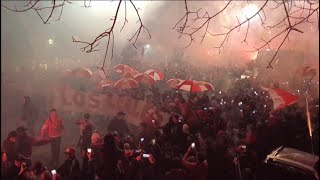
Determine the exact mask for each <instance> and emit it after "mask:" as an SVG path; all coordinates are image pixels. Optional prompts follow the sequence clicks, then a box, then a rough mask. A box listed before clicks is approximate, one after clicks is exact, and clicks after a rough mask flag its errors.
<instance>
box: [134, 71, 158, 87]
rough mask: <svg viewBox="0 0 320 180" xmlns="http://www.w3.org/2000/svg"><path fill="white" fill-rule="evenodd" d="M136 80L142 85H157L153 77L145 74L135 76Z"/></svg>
mask: <svg viewBox="0 0 320 180" xmlns="http://www.w3.org/2000/svg"><path fill="white" fill-rule="evenodd" d="M134 79H135V80H136V81H138V82H140V83H141V84H147V85H154V84H155V83H156V80H155V79H154V78H153V77H151V76H150V75H148V74H143V73H140V74H137V75H135V76H134Z"/></svg>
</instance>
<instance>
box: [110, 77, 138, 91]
mask: <svg viewBox="0 0 320 180" xmlns="http://www.w3.org/2000/svg"><path fill="white" fill-rule="evenodd" d="M114 87H116V88H118V89H133V88H137V87H139V84H138V82H137V81H136V80H134V79H132V78H124V79H120V80H119V81H117V82H116V83H115V84H114Z"/></svg>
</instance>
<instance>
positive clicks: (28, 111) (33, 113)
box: [21, 96, 39, 135]
mask: <svg viewBox="0 0 320 180" xmlns="http://www.w3.org/2000/svg"><path fill="white" fill-rule="evenodd" d="M38 117H39V113H38V110H37V108H36V107H35V106H34V104H33V103H32V102H31V98H30V97H29V96H24V104H23V107H22V115H21V120H22V121H24V122H25V124H26V125H27V127H28V129H29V131H30V133H31V135H34V124H35V121H37V120H38Z"/></svg>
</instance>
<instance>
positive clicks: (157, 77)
mask: <svg viewBox="0 0 320 180" xmlns="http://www.w3.org/2000/svg"><path fill="white" fill-rule="evenodd" d="M145 74H148V75H150V76H151V77H153V78H154V79H155V80H156V81H159V80H163V79H164V75H163V74H162V72H160V71H157V70H154V69H149V70H147V71H146V72H145Z"/></svg>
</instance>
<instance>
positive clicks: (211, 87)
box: [199, 81, 214, 91]
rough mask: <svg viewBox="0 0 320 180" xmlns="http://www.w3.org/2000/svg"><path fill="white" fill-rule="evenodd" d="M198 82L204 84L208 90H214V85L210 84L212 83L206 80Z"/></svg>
mask: <svg viewBox="0 0 320 180" xmlns="http://www.w3.org/2000/svg"><path fill="white" fill-rule="evenodd" d="M199 83H200V84H203V85H204V86H206V88H207V89H208V90H209V91H213V90H214V87H213V86H212V84H210V83H208V82H206V81H199Z"/></svg>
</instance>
